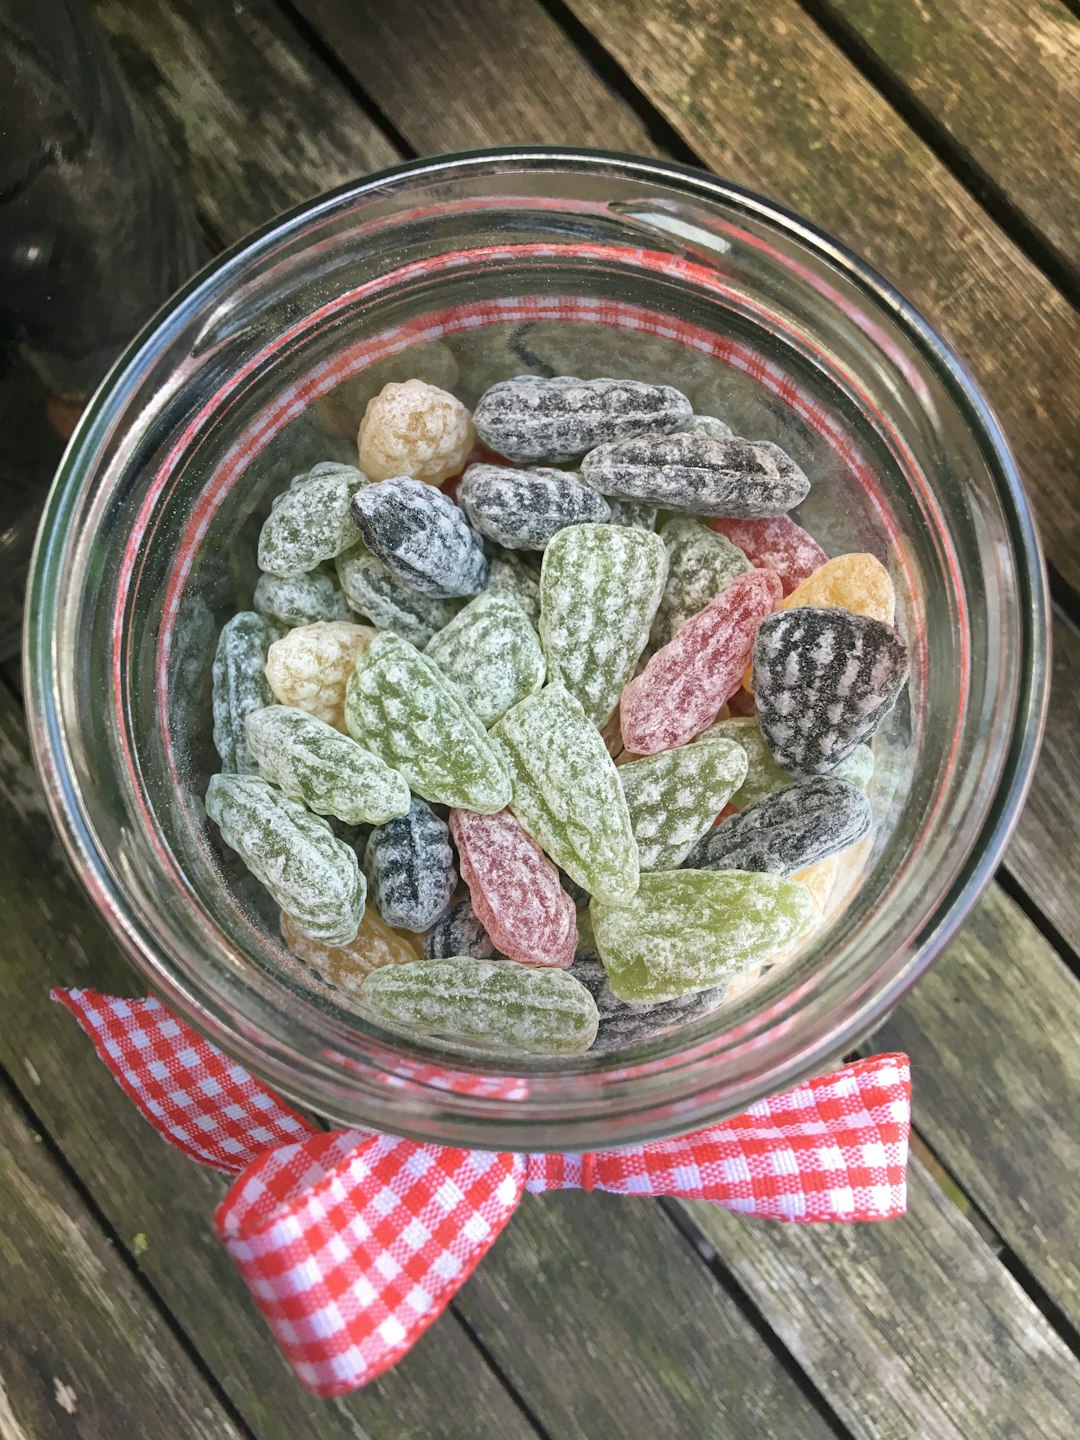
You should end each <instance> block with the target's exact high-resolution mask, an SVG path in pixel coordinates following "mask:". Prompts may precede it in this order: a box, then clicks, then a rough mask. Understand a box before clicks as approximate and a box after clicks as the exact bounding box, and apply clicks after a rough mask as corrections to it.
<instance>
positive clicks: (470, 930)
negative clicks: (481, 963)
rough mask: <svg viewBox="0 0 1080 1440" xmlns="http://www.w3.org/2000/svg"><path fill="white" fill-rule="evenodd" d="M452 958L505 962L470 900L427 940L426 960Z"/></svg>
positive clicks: (430, 931)
mask: <svg viewBox="0 0 1080 1440" xmlns="http://www.w3.org/2000/svg"><path fill="white" fill-rule="evenodd" d="M450 955H468V956H471V958H472V959H474V960H497V959H500V958H503V959H505V956H502V957H501V956H500V955H499V951H498V950H497V949H496V948H495V945H494V942H493V941H492V939H491V936H490V935H489V934H488V933H487V931H486V930H485V929H484V927H483V925H482V924H481V923H480V920H479V918H478V917H477V914H476V911H475V910H474V909H473V906H472V901H471V900H467V899H466V900H459V901H458V902H457V904H456V905H455V906H454V907H453V909H452V910H451V911H450V914H449V915H448V916H447V917H446V919H445V920H440V921H439V923H438V924H437V925H433V926H432V928H431V929H430V930H429V931H428V933H427V935H426V937H425V939H424V959H425V960H445V959H446V958H447V957H448V956H450Z"/></svg>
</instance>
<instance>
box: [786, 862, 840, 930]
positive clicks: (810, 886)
mask: <svg viewBox="0 0 1080 1440" xmlns="http://www.w3.org/2000/svg"><path fill="white" fill-rule="evenodd" d="M842 855H843V851H841V850H838V851H836V853H835V854H833V855H826V856H825V858H824V860H815V861H814V862H813V864H812V865H807V866H806V867H805V869H802V870H796V872H795V874H794V875H792V877H791V878H792V880H796V881H798V883H799V884H800V885H801V886H802V887H803V889H804V890H806V891H807V892H808V893H809V895H810V899H811V900H812V901H813V902H814V909H815V910H816V911H817V913H818V916H819V918H820V917H821V916H822V915H824V914H825V913H826V911H827V910H828V909H829V908H830V905H829V902H830V900H831V899H832V895H833V891H834V890H835V889H836V881H837V878H838V876H839V874H840V864H841V856H842Z"/></svg>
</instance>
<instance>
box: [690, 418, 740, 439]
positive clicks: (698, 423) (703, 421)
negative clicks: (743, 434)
mask: <svg viewBox="0 0 1080 1440" xmlns="http://www.w3.org/2000/svg"><path fill="white" fill-rule="evenodd" d="M686 429H687V430H688V431H689V432H690V434H691V435H711V436H712V438H713V439H714V440H726V439H727V438H728V436H729V435H734V434H735V431H734V430H733V429H732V428H731V426H730V425H729V424H728V423H727V421H726V420H718V419H717V417H716V416H715V415H691V417H690V420H689V423H688V424H687V426H686Z"/></svg>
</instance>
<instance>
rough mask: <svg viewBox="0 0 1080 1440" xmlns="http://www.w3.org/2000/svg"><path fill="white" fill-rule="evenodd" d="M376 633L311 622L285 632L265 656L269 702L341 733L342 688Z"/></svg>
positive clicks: (336, 623) (353, 626) (343, 623)
mask: <svg viewBox="0 0 1080 1440" xmlns="http://www.w3.org/2000/svg"><path fill="white" fill-rule="evenodd" d="M377 633H378V632H377V631H375V630H373V629H372V627H371V626H370V625H356V624H354V623H353V622H352V621H349V620H325V621H316V622H315V623H314V624H311V625H300V626H298V627H297V628H296V629H295V630H290V631H289V633H288V634H287V635H284V636H282V638H281V639H280V640H275V641H274V643H273V644H272V645H271V646H270V649H269V651H268V652H267V655H266V679H267V681H268V682H269V685H270V689H271V690H272V691H273V695H274V698H276V699H277V700H279V701H280V702H281V704H282V705H295V706H296V708H297V709H299V710H306V711H307V712H308V714H309V715H314V716H315V718H316V719H317V720H323V721H325V722H326V724H327V725H332V726H333V727H334V729H335V730H344V729H345V684H346V682H347V680H348V678H349V676H350V675H351V674H352V672H353V671H354V670H355V669H356V662H357V660H359V658H360V656H361V655H362V654H363V653H364V651H365V650H366V649H367V647H368V646H369V645H370V644H371V642H372V640H374V639H375V636H376V634H377ZM265 703H266V704H269V703H270V699H269V697H268V698H267V700H266V702H265Z"/></svg>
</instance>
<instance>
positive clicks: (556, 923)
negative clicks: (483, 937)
mask: <svg viewBox="0 0 1080 1440" xmlns="http://www.w3.org/2000/svg"><path fill="white" fill-rule="evenodd" d="M450 833H451V834H452V835H453V837H454V843H455V844H456V845H457V851H458V863H459V864H460V866H461V878H462V879H463V880H464V881H465V884H466V885H467V886H468V887H469V894H470V896H471V897H472V903H473V909H474V911H475V912H476V916H477V918H478V919H479V920H480V922H481V923H482V925H483V926H484V928H485V930H486V931H487V933H488V935H489V936H490V937H491V940H492V942H493V943H494V944H495V945H497V946H498V948H499V949H500V950H501V951H502V952H503V954H504V955H506V956H508V957H509V958H510V959H511V960H517V961H520V963H521V964H523V965H555V966H559V967H561V968H563V969H565V968H566V967H567V966H568V965H569V964H570V962H571V961H572V960H573V958H574V950H575V948H576V945H577V923H576V911H575V908H574V902H573V900H571V898H570V896H569V895H568V894H567V893H566V891H565V890H564V889H563V888H562V886H561V885H560V884H559V872H558V869H557V868H556V867H555V866H554V865H553V864H552V863H551V861H550V860H549V859H548V858H547V856H546V855H545V854H544V852H543V851H542V850H541V849H540V846H539V845H537V843H536V841H535V840H533V839H532V838H531V837H530V836H528V835H527V834H526V833H525V831H524V830H523V829H522V828H521V826H520V825H519V824H518V822H517V821H516V820H515V819H514V817H513V815H511V813H510V811H509V810H500V811H499V813H498V814H497V815H474V814H471V813H470V812H469V811H468V810H451V812H450Z"/></svg>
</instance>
